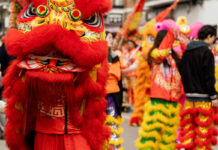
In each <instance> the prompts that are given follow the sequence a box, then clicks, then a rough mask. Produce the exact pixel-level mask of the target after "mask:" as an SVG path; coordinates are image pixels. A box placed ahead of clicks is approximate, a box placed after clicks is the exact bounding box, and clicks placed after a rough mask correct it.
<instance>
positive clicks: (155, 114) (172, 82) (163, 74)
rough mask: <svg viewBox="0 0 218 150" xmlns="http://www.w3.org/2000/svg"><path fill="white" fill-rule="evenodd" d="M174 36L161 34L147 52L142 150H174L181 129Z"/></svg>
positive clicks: (140, 130)
mask: <svg viewBox="0 0 218 150" xmlns="http://www.w3.org/2000/svg"><path fill="white" fill-rule="evenodd" d="M173 43H174V34H173V31H172V30H171V29H170V30H169V31H167V30H161V31H160V32H158V34H157V37H156V39H155V42H154V46H153V48H152V49H151V50H150V51H149V53H148V62H149V64H150V65H151V71H152V75H151V87H150V97H151V100H149V101H148V102H147V103H146V104H145V112H144V120H143V123H142V126H141V128H140V129H139V136H140V137H139V138H138V140H137V148H138V149H139V150H157V149H160V150H166V149H167V150H174V149H175V140H176V138H177V129H178V127H179V111H180V103H179V100H180V98H181V96H182V94H183V90H182V89H183V88H182V82H181V76H180V74H179V71H178V69H177V65H178V64H177V60H178V56H177V54H176V52H175V51H174V50H171V48H172V46H173Z"/></svg>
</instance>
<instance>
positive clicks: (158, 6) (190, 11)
mask: <svg viewBox="0 0 218 150" xmlns="http://www.w3.org/2000/svg"><path fill="white" fill-rule="evenodd" d="M174 1H175V0H146V3H145V6H144V13H143V16H142V19H141V25H143V24H144V23H145V22H146V21H148V20H150V19H152V18H153V17H155V16H156V15H157V14H158V13H160V12H161V11H163V10H164V9H165V8H166V7H168V6H170V5H171V4H172V3H173V2H174ZM112 3H113V8H112V10H111V11H110V12H109V13H108V14H107V15H105V16H104V19H105V24H106V25H105V26H106V30H108V31H111V32H117V31H119V28H120V26H122V24H123V22H124V20H125V19H126V17H127V15H128V14H129V13H131V12H132V11H133V7H134V6H135V4H136V3H137V0H112ZM217 14H218V0H180V3H179V5H178V6H177V8H176V10H173V11H172V12H171V14H170V15H169V16H168V18H172V19H177V18H178V17H179V16H186V17H187V20H188V23H189V24H192V23H193V22H196V21H201V22H203V23H204V24H211V25H214V26H217V25H218V19H217Z"/></svg>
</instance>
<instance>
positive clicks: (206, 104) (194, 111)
mask: <svg viewBox="0 0 218 150" xmlns="http://www.w3.org/2000/svg"><path fill="white" fill-rule="evenodd" d="M215 36H216V29H215V28H214V27H212V26H209V25H205V26H203V27H202V28H201V29H200V30H199V32H198V41H192V42H190V43H189V44H188V45H187V50H186V52H185V53H184V55H183V58H182V60H181V66H180V72H181V76H182V81H183V85H184V89H185V92H186V102H185V104H184V106H183V107H182V109H181V112H180V116H181V123H180V127H181V132H180V137H179V140H180V144H178V145H177V148H178V149H182V148H184V149H187V150H212V148H211V147H212V145H216V144H217V139H216V136H217V135H218V132H217V129H216V127H215V124H216V123H217V114H216V113H215V110H216V108H217V106H218V105H217V104H218V103H217V102H218V100H217V92H216V90H215V86H214V85H215V75H214V70H215V69H214V68H215V65H214V56H213V54H212V52H211V51H210V50H209V47H208V46H210V45H212V44H213V41H214V39H213V38H215ZM211 38H212V39H211ZM208 39H211V40H208ZM202 70H203V71H202ZM214 103H215V104H214Z"/></svg>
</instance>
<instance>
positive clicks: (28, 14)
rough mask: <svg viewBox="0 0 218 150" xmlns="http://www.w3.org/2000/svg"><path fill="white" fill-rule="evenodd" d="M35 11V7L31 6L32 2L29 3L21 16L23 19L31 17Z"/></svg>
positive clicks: (34, 14)
mask: <svg viewBox="0 0 218 150" xmlns="http://www.w3.org/2000/svg"><path fill="white" fill-rule="evenodd" d="M35 16H36V13H35V8H34V7H33V4H30V5H29V6H28V8H27V10H26V11H25V12H24V13H23V15H22V16H21V17H22V18H23V19H26V18H31V17H35Z"/></svg>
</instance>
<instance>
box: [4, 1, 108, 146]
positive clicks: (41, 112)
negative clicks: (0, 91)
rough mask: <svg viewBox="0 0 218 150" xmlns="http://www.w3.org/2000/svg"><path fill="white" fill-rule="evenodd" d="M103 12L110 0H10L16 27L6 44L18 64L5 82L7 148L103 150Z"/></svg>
mask: <svg viewBox="0 0 218 150" xmlns="http://www.w3.org/2000/svg"><path fill="white" fill-rule="evenodd" d="M110 7H111V2H110V1H109V0H30V1H29V0H23V1H21V0H13V1H12V12H13V14H12V18H11V19H12V22H14V23H17V25H18V29H10V30H9V31H8V34H7V36H6V38H5V43H6V49H7V51H8V53H9V54H10V55H13V56H16V57H17V59H16V60H15V61H13V62H12V64H11V65H10V67H9V69H8V70H7V73H6V75H5V78H4V86H5V91H4V98H6V99H7V106H6V116H7V118H8V122H7V125H6V131H5V138H6V142H7V145H8V147H9V148H10V150H30V149H34V150H102V149H107V147H104V146H107V145H108V142H107V139H108V138H109V136H110V131H109V128H108V127H106V126H105V125H104V122H105V119H106V113H105V110H106V106H107V102H106V100H105V90H104V89H105V88H104V86H105V83H106V79H107V70H108V69H107V68H108V67H107V65H108V64H107V43H106V42H105V41H104V38H105V34H104V24H103V17H102V15H103V13H105V12H107V11H108V10H109V9H110ZM18 12H19V14H18V15H17V14H16V13H18ZM16 18H17V19H16ZM14 20H17V21H16V22H15V21H14Z"/></svg>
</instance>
